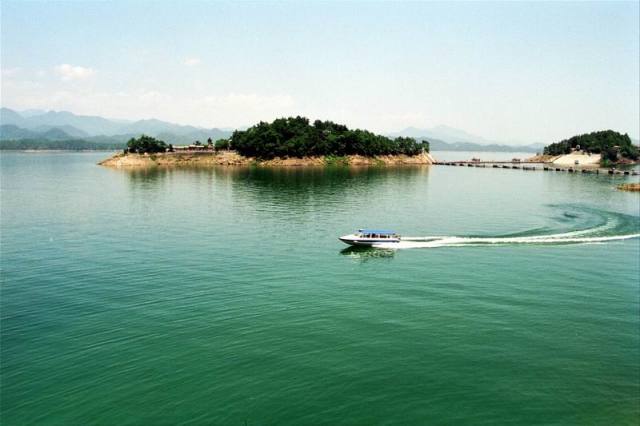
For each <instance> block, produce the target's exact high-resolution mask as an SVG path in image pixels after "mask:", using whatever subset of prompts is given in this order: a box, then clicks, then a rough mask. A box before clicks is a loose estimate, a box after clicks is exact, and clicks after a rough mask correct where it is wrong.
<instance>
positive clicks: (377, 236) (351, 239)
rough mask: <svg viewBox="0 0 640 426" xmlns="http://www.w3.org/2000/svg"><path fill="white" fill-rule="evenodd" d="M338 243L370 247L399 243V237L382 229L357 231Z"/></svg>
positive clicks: (342, 238)
mask: <svg viewBox="0 0 640 426" xmlns="http://www.w3.org/2000/svg"><path fill="white" fill-rule="evenodd" d="M340 241H342V242H343V243H346V244H349V245H352V246H372V245H374V244H380V243H399V242H400V235H398V234H396V233H395V232H393V231H386V230H382V229H358V232H356V233H354V234H349V235H344V236H342V237H340Z"/></svg>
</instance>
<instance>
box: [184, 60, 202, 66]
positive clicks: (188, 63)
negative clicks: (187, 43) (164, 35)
mask: <svg viewBox="0 0 640 426" xmlns="http://www.w3.org/2000/svg"><path fill="white" fill-rule="evenodd" d="M200 62H201V61H200V58H187V59H185V60H184V62H183V64H185V65H186V66H188V67H195V66H198V65H200Z"/></svg>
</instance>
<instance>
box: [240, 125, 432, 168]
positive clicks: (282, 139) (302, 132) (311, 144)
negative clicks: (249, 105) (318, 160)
mask: <svg viewBox="0 0 640 426" xmlns="http://www.w3.org/2000/svg"><path fill="white" fill-rule="evenodd" d="M230 145H231V148H232V149H235V150H236V151H237V152H238V153H239V154H241V155H244V156H245V157H257V158H261V159H271V158H274V157H307V156H326V155H334V156H345V155H364V156H368V157H372V156H377V155H398V154H405V155H410V156H414V155H418V154H420V153H422V152H423V151H426V152H428V151H429V143H428V142H423V143H419V142H416V140H415V139H413V138H404V137H398V138H395V139H391V138H388V137H386V136H380V135H376V134H374V133H371V132H369V131H366V130H359V129H356V130H349V129H348V128H347V126H345V125H342V124H336V123H333V122H331V121H320V120H316V121H314V123H313V124H310V123H309V119H307V118H305V117H299V116H298V117H295V118H294V117H289V118H278V119H276V120H274V121H273V122H272V123H265V122H260V123H258V124H256V125H255V126H253V127H250V128H249V129H247V130H236V131H235V132H233V135H232V136H231V139H230Z"/></svg>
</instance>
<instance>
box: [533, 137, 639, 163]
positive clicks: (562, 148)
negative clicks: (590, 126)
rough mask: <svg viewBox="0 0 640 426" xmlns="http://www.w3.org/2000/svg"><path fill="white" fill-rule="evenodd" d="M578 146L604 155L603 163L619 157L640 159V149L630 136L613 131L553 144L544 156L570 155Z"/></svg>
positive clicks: (548, 147)
mask: <svg viewBox="0 0 640 426" xmlns="http://www.w3.org/2000/svg"><path fill="white" fill-rule="evenodd" d="M578 146H579V147H580V150H582V151H585V152H590V153H594V154H602V160H603V161H613V162H615V161H617V160H618V159H619V157H624V158H627V159H630V160H637V159H638V147H637V146H635V145H634V144H633V143H632V142H631V138H630V137H629V135H627V134H624V135H622V134H620V133H618V132H614V131H613V130H603V131H599V132H592V133H587V134H584V135H578V136H574V137H572V138H569V139H565V140H562V141H560V142H556V143H552V144H551V145H548V146H546V147H545V148H544V154H546V155H564V154H569V153H571V151H572V150H574V149H576V148H577V147H578Z"/></svg>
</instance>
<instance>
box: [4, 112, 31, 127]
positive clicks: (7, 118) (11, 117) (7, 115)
mask: <svg viewBox="0 0 640 426" xmlns="http://www.w3.org/2000/svg"><path fill="white" fill-rule="evenodd" d="M24 121H25V119H24V117H23V116H22V115H20V114H18V113H17V112H16V111H14V110H12V109H9V108H0V125H2V124H13V125H15V126H21V125H22V123H23V122H24Z"/></svg>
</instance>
